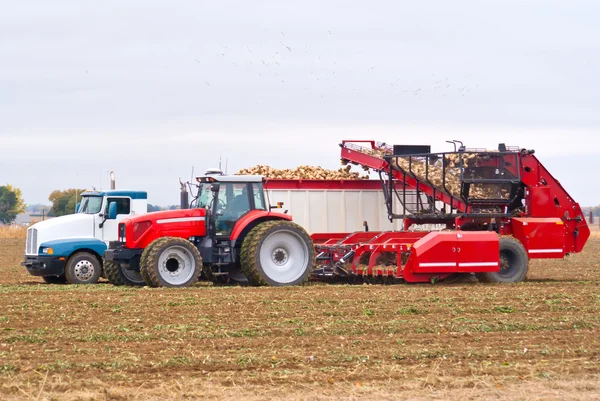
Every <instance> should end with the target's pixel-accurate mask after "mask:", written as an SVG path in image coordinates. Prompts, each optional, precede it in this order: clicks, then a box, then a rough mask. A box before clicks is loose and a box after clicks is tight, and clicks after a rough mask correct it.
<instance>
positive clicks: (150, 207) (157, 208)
mask: <svg viewBox="0 0 600 401" xmlns="http://www.w3.org/2000/svg"><path fill="white" fill-rule="evenodd" d="M161 210H163V209H162V207H160V206H158V205H153V204H151V203H148V207H147V211H148V213H150V212H160V211H161Z"/></svg>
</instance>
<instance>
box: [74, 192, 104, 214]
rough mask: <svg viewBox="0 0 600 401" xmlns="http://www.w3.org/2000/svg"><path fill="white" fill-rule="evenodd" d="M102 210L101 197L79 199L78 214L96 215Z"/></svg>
mask: <svg viewBox="0 0 600 401" xmlns="http://www.w3.org/2000/svg"><path fill="white" fill-rule="evenodd" d="M101 208H102V197H101V196H84V197H83V198H82V199H81V206H80V207H79V213H85V214H96V213H99V212H100V209H101Z"/></svg>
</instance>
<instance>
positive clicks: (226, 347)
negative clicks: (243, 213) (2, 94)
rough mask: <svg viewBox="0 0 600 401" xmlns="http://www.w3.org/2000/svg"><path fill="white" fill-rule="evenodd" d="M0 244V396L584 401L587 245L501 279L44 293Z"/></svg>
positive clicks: (589, 349)
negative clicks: (511, 280)
mask: <svg viewBox="0 0 600 401" xmlns="http://www.w3.org/2000/svg"><path fill="white" fill-rule="evenodd" d="M23 250H24V240H23V239H0V398H1V399H8V400H10V399H48V400H148V399H200V398H202V399H234V398H235V399H256V400H258V399H265V398H275V399H363V398H364V399H399V398H403V399H406V398H409V399H461V400H468V399H498V400H500V399H502V400H504V399H515V400H516V399H531V400H537V399H540V400H547V399H600V384H599V383H600V261H599V260H598V259H599V258H598V255H599V252H600V238H598V237H596V238H592V239H591V240H590V242H589V243H588V246H587V247H586V249H585V251H584V252H583V253H582V254H579V255H573V256H570V257H569V258H567V259H566V260H564V261H563V260H558V261H533V262H532V263H531V266H530V272H529V275H528V281H526V282H524V283H521V284H517V285H489V284H479V283H477V282H472V281H469V280H467V281H466V282H462V283H454V284H443V283H438V284H435V285H431V284H426V285H402V284H400V285H340V284H336V285H327V284H318V283H312V284H309V285H307V286H303V287H292V288H268V287H261V288H250V287H247V288H244V287H214V286H209V285H207V284H202V283H201V284H199V285H198V286H196V287H194V288H190V289H184V290H166V289H152V288H125V287H114V286H112V285H110V284H108V283H106V282H104V283H101V284H98V285H94V286H69V285H47V284H45V283H43V281H42V280H41V279H40V278H36V277H32V276H29V275H28V274H27V273H26V272H25V270H24V268H22V267H20V266H19V262H20V261H21V259H22V255H23Z"/></svg>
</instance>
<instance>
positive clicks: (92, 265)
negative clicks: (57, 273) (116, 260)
mask: <svg viewBox="0 0 600 401" xmlns="http://www.w3.org/2000/svg"><path fill="white" fill-rule="evenodd" d="M100 270H102V266H100V261H99V260H98V259H97V258H96V257H95V256H94V255H92V254H91V253H88V252H78V253H76V254H75V255H73V256H71V257H70V258H69V260H68V261H67V264H66V266H65V277H66V279H67V282H68V283H69V284H96V283H97V282H98V279H99V278H100Z"/></svg>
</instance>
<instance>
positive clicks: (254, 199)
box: [104, 173, 315, 287]
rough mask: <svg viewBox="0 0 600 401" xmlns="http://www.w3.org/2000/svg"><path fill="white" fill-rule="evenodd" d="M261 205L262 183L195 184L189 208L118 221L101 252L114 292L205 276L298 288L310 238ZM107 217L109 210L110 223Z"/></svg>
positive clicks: (222, 179) (254, 179) (215, 180)
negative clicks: (115, 238) (118, 288)
mask: <svg viewBox="0 0 600 401" xmlns="http://www.w3.org/2000/svg"><path fill="white" fill-rule="evenodd" d="M281 206H282V204H279V205H277V206H269V205H267V201H266V199H265V192H264V189H263V180H262V177H260V176H225V175H222V173H220V174H214V173H213V174H208V175H206V176H203V177H199V178H198V194H197V198H196V200H195V208H192V209H187V210H172V211H163V212H155V213H149V214H146V215H143V216H136V217H133V218H131V219H126V220H123V221H122V222H121V223H120V224H119V235H118V238H119V240H118V241H115V242H111V243H110V246H109V249H108V250H107V251H106V252H105V254H104V258H105V261H106V262H105V265H104V271H105V273H106V276H107V278H108V280H109V281H110V282H111V283H113V284H115V285H145V284H148V285H150V286H152V287H187V286H190V285H193V284H194V283H196V282H197V281H198V279H199V277H200V275H201V273H202V272H203V273H204V275H205V276H206V277H207V278H208V279H211V280H213V281H227V282H230V281H233V282H239V283H244V282H246V281H247V282H249V283H250V284H253V285H272V286H283V285H298V284H301V283H303V282H304V281H306V280H308V278H309V276H310V274H311V272H312V270H313V267H314V256H315V254H314V252H315V251H314V247H313V243H312V240H311V238H310V236H309V235H308V234H307V233H306V231H305V230H304V229H303V228H302V227H300V226H299V225H297V224H295V223H293V222H292V221H291V220H292V219H291V217H290V216H288V215H287V214H283V213H274V212H272V211H271V209H273V208H280V207H281ZM111 217H113V216H110V211H109V218H111Z"/></svg>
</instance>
